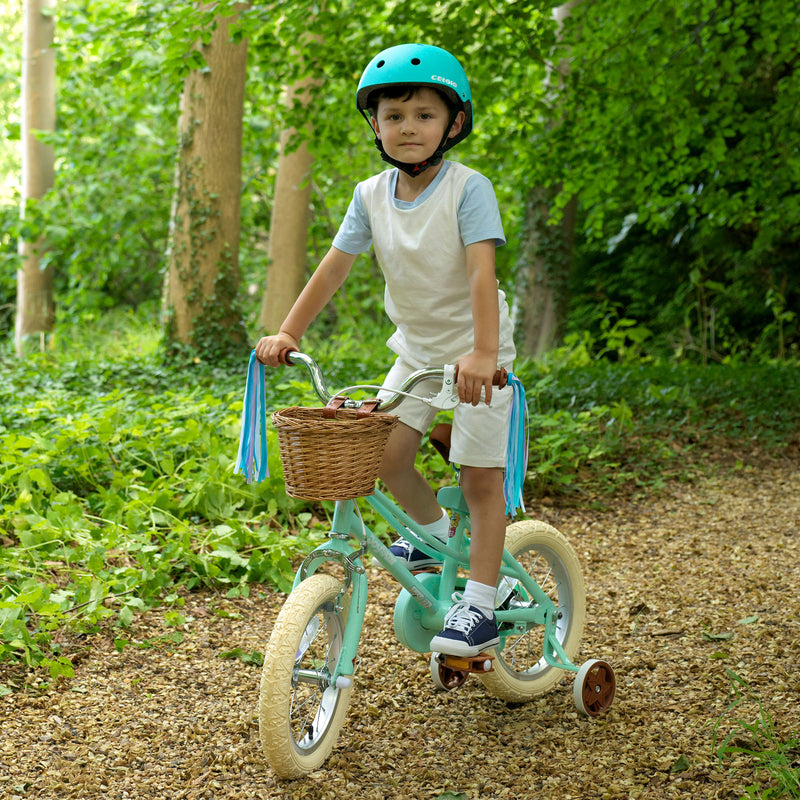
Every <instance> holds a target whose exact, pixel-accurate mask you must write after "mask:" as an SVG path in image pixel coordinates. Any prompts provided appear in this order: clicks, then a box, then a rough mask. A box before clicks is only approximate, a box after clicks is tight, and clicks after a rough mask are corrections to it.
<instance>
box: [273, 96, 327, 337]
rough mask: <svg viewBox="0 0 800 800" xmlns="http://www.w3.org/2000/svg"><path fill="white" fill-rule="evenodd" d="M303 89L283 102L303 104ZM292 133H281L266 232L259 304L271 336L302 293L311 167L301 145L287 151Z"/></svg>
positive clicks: (305, 145)
mask: <svg viewBox="0 0 800 800" xmlns="http://www.w3.org/2000/svg"><path fill="white" fill-rule="evenodd" d="M305 89H306V86H301V87H300V88H299V90H295V89H293V88H289V89H287V91H286V102H287V104H289V105H291V104H292V103H293V102H294V99H295V97H299V98H300V99H301V101H303V102H306V101H307V93H306V91H305ZM295 135H296V131H294V130H293V129H288V130H285V131H283V132H282V133H281V140H280V155H279V157H278V171H277V175H276V178H275V196H274V199H273V203H272V218H271V221H270V228H269V254H268V256H269V264H268V266H267V280H266V287H265V289H264V295H263V297H262V300H261V320H260V321H261V325H262V326H263V327H264V329H265V330H266V331H267V332H268V333H275V332H277V330H278V329H279V328H280V325H281V323H282V322H283V320H284V319H286V315H287V314H288V313H289V310H290V309H291V307H292V305H293V304H294V301H295V300H296V299H297V296H298V295H299V294H300V292H301V291H302V289H303V285H304V283H305V277H306V265H307V252H308V226H309V223H310V211H309V201H310V198H311V180H310V176H311V165H312V163H313V161H314V158H313V156H312V155H311V153H310V152H309V150H308V147H307V144H306V142H305V141H303V142H302V143H301V144H300V146H299V147H297V148H294V149H292V150H289V149H288V146H289V145H290V143H291V140H292V137H293V136H295Z"/></svg>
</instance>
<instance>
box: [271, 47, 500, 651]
mask: <svg viewBox="0 0 800 800" xmlns="http://www.w3.org/2000/svg"><path fill="white" fill-rule="evenodd" d="M356 105H357V108H358V110H359V111H360V112H361V114H362V115H363V116H364V117H365V119H367V121H368V122H369V124H370V126H371V128H372V129H373V132H374V134H375V144H376V146H377V147H378V149H379V150H380V152H381V157H382V158H383V159H384V160H385V161H387V162H388V163H390V164H391V165H393V166H394V167H395V169H392V170H387V171H385V172H382V173H380V174H378V175H376V176H373V177H372V178H370V179H368V180H366V181H364V182H362V183H360V184H358V186H357V187H356V189H355V192H354V195H353V200H352V202H351V204H350V207H349V208H348V211H347V214H346V217H345V219H344V221H343V223H342V226H341V227H340V229H339V232H338V233H337V235H336V237H335V238H334V240H333V246H332V247H331V249H330V250H329V251H328V253H327V254H326V255H325V256H324V258H323V259H322V261H321V262H320V264H319V266H318V268H317V270H316V272H314V274H313V275H312V277H311V279H310V280H309V282H308V284H307V285H306V287H305V289H304V290H303V291H302V293H301V294H300V297H299V298H298V299H297V301H296V302H295V304H294V306H293V308H292V310H291V311H290V312H289V315H288V316H287V317H286V320H285V321H284V323H283V325H281V329H280V331H279V333H278V334H276V335H274V336H267V337H264V338H263V339H261V341H259V343H258V345H257V346H256V355H257V357H258V359H259V360H260V361H262V362H263V363H264V364H267V365H269V366H273V367H274V366H278V363H279V362H278V356H279V353H280V352H281V351H282V350H283V349H284V348H287V347H291V348H299V340H300V338H301V337H302V336H303V334H304V333H305V331H306V329H307V328H308V326H309V325H310V324H311V322H312V321H313V320H314V319H315V318H316V316H317V315H318V314H319V312H320V311H321V310H322V309H323V308H324V307H325V305H326V304H327V303H328V301H329V300H330V299H331V298H332V296H333V295H334V293H335V292H336V291H337V289H338V288H339V287H340V286H341V285H342V283H343V282H344V280H345V278H346V277H347V275H348V273H349V271H350V268H351V266H352V265H353V262H354V261H355V258H356V256H357V255H358V254H359V253H362V252H365V251H366V250H368V249H369V246H370V244H372V245H373V246H374V248H375V253H376V256H377V258H378V263H379V264H380V266H381V270H382V272H383V275H384V278H385V280H386V290H385V298H384V299H385V306H386V311H387V314H388V315H389V317H390V319H391V320H392V322H394V324H395V325H396V326H397V329H396V331H395V333H394V334H393V335H392V337H391V338H390V339H389V341H388V345H389V347H390V348H391V349H392V350H393V351H394V352H395V354H396V355H397V359H396V361H395V364H394V366H393V367H392V369H391V371H390V372H389V374H388V376H387V377H386V381H385V384H384V385H385V386H386V387H393V386H398V385H399V384H400V382H401V381H402V380H403V378H404V377H405V376H406V375H407V374H409V373H410V372H412V371H413V370H415V369H420V368H422V367H426V366H441V365H442V364H445V363H449V364H452V363H456V364H457V366H458V393H459V398H460V400H461V404H460V405H459V406H458V407H457V408H456V409H455V412H454V420H453V438H452V445H451V459H452V461H453V463H458V464H460V465H461V487H462V489H463V492H464V495H465V497H466V500H467V504H468V505H469V509H470V518H471V540H470V541H471V545H470V579H469V580H468V581H467V584H466V587H465V590H464V593H463V596H461V597H459V596H458V595H456V596H454V600H455V601H456V602H455V605H454V606H453V607H452V608H451V609H450V611H449V612H448V614H447V616H446V618H445V627H444V629H443V630H442V631H441V632H440V633H439V634H438V635H437V636H435V637H434V638H433V639H432V640H431V650H435V651H438V652H441V653H446V654H449V655H455V656H472V655H477V654H478V653H480V652H481V651H483V650H485V649H487V648H490V647H493V646H494V645H496V644H497V643H498V642H499V637H498V635H497V623H496V620H495V617H494V599H495V585H496V583H497V578H498V574H499V570H500V563H501V560H502V551H503V544H504V540H505V527H506V519H505V500H504V495H503V467H504V466H505V456H506V447H507V441H508V417H509V408H510V402H511V392H510V391H502V392H501V391H495V392H493V391H492V383H491V382H492V377H493V375H494V373H495V371H496V369H497V368H498V367H499V366H501V367H506V369H508V370H511V366H512V362H513V359H514V356H515V350H514V344H513V338H512V327H511V322H510V319H509V314H508V305H507V303H506V301H505V295H504V294H503V293H502V292H501V291H500V290H499V289H498V284H497V278H496V277H495V258H494V251H495V247H496V246H498V245H502V244H504V243H505V239H504V236H503V229H502V224H501V222H500V215H499V211H498V208H497V200H496V199H495V195H494V190H493V189H492V186H491V183H490V182H489V181H488V180H487V179H486V178H484V177H483V176H482V175H480V174H479V173H477V172H475V171H474V170H471V169H469V168H467V167H465V166H463V165H461V164H458V163H456V162H449V161H443V158H442V157H443V153H444V151H445V150H447V149H449V148H450V147H452V146H453V145H454V144H456V143H457V142H459V141H461V140H462V139H464V138H465V137H466V136H467V135H469V133H470V131H471V130H472V101H471V93H470V89H469V84H468V82H467V77H466V75H465V73H464V70H463V69H462V67H461V65H460V64H459V63H458V61H457V60H456V59H455V58H454V57H453V56H452V55H451V54H450V53H448V52H447V51H445V50H442V49H440V48H438V47H433V46H430V45H421V44H405V45H399V46H397V47H391V48H389V49H388V50H384V51H383V52H381V53H379V54H378V55H377V56H375V58H374V59H373V60H372V61H371V62H370V63H369V65H368V66H367V68H366V69H365V70H364V73H363V75H362V76H361V80H360V82H359V86H358V92H357V96H356ZM484 399H485V402H482V401H483V400H484ZM490 403H491V406H490V405H489V404H490ZM396 413H397V414H398V416H399V417H400V423H399V424H398V425H396V426H395V428H394V430H393V432H392V435H391V437H390V439H389V443H388V445H387V447H386V452H385V455H384V457H383V462H382V465H381V470H380V477H381V479H382V480H383V482H384V483H385V484H386V486H387V487H388V488H389V490H390V491H391V492H392V494H393V495H394V497H395V499H396V500H397V501H398V502H399V503H400V504H401V505H402V506H403V507H404V508H405V510H406V513H408V515H409V516H410V517H411V518H412V519H413V520H415V521H416V522H417V523H419V524H420V525H423V526H425V527H426V529H427V530H429V531H430V532H431V533H432V534H433V535H435V536H437V537H438V538H440V539H441V540H442V541H446V539H447V531H448V519H447V515H446V513H445V512H443V510H442V509H441V508H440V506H439V504H438V503H437V501H436V496H435V494H434V492H433V490H432V489H431V487H430V486H429V485H428V483H427V481H426V480H425V479H424V478H423V477H422V475H421V474H420V473H419V472H418V471H417V470H416V469H415V467H414V458H415V454H416V452H417V449H418V448H419V445H420V442H421V439H422V436H423V434H424V433H425V431H426V430H427V428H428V426H429V424H430V422H431V421H432V417H433V415H434V414H435V411H434V410H431V409H430V408H429V407H428V406H426V405H424V404H422V403H420V402H418V401H414V400H412V399H406V400H405V401H404V402H403V403H402V404H401V405H400V406H399V407H398V409H397V410H396ZM390 549H391V551H392V553H393V554H394V555H395V556H396V557H397V558H402V559H403V560H405V561H406V562H407V563H408V564H409V565H410V566H412V567H416V568H420V567H426V566H430V565H432V564H435V563H436V561H435V560H434V559H431V558H429V557H428V556H427V555H426V554H425V553H423V552H421V551H419V550H417V549H416V548H414V547H413V546H412V545H411V544H410V543H409V542H408V541H407V540H405V539H403V538H401V539H399V540H398V541H397V542H395V543H394V545H392V547H391V548H390Z"/></svg>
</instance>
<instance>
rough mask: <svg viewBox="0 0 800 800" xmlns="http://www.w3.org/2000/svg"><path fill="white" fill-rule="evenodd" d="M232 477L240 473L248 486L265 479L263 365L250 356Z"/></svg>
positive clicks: (253, 354) (267, 471) (267, 474)
mask: <svg viewBox="0 0 800 800" xmlns="http://www.w3.org/2000/svg"><path fill="white" fill-rule="evenodd" d="M234 473H241V474H242V475H244V476H245V478H246V479H247V482H248V483H253V481H255V482H256V483H260V482H261V481H263V480H264V479H265V478H268V477H269V463H268V459H267V403H266V397H265V391H264V365H263V364H262V363H261V362H260V361H259V360H258V359H257V358H256V351H255V350H253V351H252V352H251V353H250V363H249V365H248V367H247V383H246V384H245V389H244V402H243V404H242V430H241V433H240V435H239V452H238V453H237V455H236V463H235V466H234Z"/></svg>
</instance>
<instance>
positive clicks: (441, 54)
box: [356, 44, 472, 176]
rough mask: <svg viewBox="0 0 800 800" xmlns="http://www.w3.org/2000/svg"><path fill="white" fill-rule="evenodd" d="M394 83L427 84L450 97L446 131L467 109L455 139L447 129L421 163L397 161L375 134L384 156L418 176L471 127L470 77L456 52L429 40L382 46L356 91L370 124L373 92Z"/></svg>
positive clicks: (358, 105)
mask: <svg viewBox="0 0 800 800" xmlns="http://www.w3.org/2000/svg"><path fill="white" fill-rule="evenodd" d="M392 86H428V87H430V88H431V89H436V90H437V91H439V92H441V93H442V94H443V95H445V96H446V97H447V98H448V99H449V101H450V102H449V104H450V106H451V108H452V109H455V110H453V111H452V112H451V118H450V124H449V125H448V126H447V132H449V130H450V128H451V127H452V125H453V122H455V118H456V116H457V114H458V112H459V111H463V112H464V124H463V125H462V126H461V130H460V131H459V133H458V134H456V135H455V136H454V137H453V138H452V139H451V138H449V137H448V136H447V132H445V135H444V138H443V139H442V141H441V143H440V144H439V147H438V148H437V149H436V152H435V153H434V154H433V155H432V156H431V157H430V158H429V159H427V160H426V161H423V162H421V163H419V164H407V163H405V162H403V161H397V160H395V159H393V158H391V157H390V156H388V155H387V154H386V152H385V151H384V149H383V145H382V144H381V141H380V139H378V137H377V136H376V137H375V146H376V147H377V148H378V150H380V153H381V158H383V160H384V161H387V162H388V163H390V164H392V165H393V166H395V167H398V168H399V169H402V170H403V171H404V172H406V173H408V174H409V175H412V176H416V175H419V174H420V172H423V171H424V170H425V169H427V168H428V167H432V166H434V165H436V164H438V163H440V162H441V160H442V157H443V154H444V152H445V150H449V149H450V148H451V147H453V145H455V144H458V142H460V141H461V140H462V139H465V138H466V137H467V136H469V134H470V132H471V131H472V93H471V92H470V88H469V81H468V80H467V75H466V73H465V72H464V69H463V67H462V66H461V64H459V63H458V60H457V59H456V57H455V56H453V55H451V54H450V53H448V52H447V50H443V49H442V48H441V47H434V46H433V45H429V44H400V45H397V46H395V47H390V48H388V49H387V50H382V51H381V52H380V53H378V55H376V56H375V58H373V59H372V61H370V62H369V64H367V67H366V69H365V70H364V72H363V74H362V75H361V80H360V81H359V82H358V90H357V91H356V108H357V109H358V110H359V112H360V113H361V115H362V116H363V117H364V119H366V120H367V122H368V123H369V124H370V130H371V129H372V123H370V111H374V110H375V109H371V108H369V105H370V97H371V96H373V94H374V92H376V91H378V90H380V89H384V88H390V87H392Z"/></svg>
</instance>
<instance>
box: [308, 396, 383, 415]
mask: <svg viewBox="0 0 800 800" xmlns="http://www.w3.org/2000/svg"><path fill="white" fill-rule="evenodd" d="M345 400H347V398H346V397H345V396H344V395H341V394H337V395H336V397H332V398H331V399H330V400H329V401H328V404H327V405H326V406H325V408H323V409H322V416H323V417H324V418H325V419H336V412H337V411H338V410H339V409H340V408H341V407H342V406H343V405H344V402H345ZM380 404H381V401H380V400H365V401H364V402H363V403H362V404H361V407H360V408H359V409H358V411H357V412H356V418H357V419H364V418H365V417H368V416H369V415H370V414H371V413H372V412H373V411H375V409H376V408H378V406H379V405H380Z"/></svg>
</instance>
